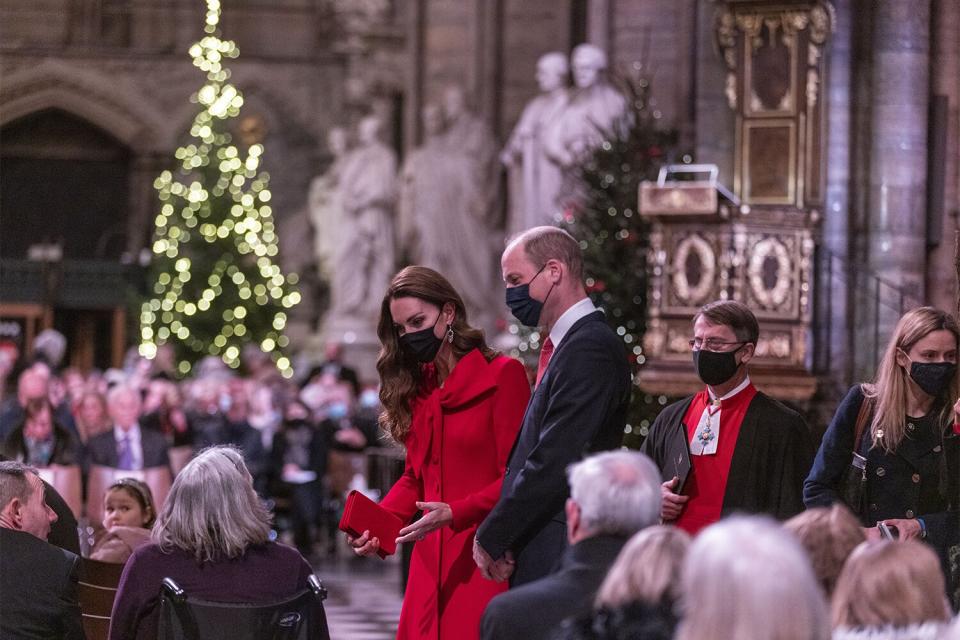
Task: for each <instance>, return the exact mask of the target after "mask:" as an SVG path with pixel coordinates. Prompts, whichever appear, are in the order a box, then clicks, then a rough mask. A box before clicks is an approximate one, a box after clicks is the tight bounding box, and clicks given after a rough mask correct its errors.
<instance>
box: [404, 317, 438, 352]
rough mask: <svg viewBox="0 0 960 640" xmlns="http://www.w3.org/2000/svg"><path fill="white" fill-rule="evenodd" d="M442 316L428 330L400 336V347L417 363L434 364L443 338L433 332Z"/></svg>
mask: <svg viewBox="0 0 960 640" xmlns="http://www.w3.org/2000/svg"><path fill="white" fill-rule="evenodd" d="M441 315H442V314H437V319H436V320H434V321H433V324H432V325H430V326H429V327H427V328H426V329H421V330H420V331H412V332H410V333H405V334H403V335H402V336H400V340H399V342H400V347H401V348H403V349H404V350H405V351H406V352H407V353H409V354H410V355H412V356H413V357H414V358H416V359H417V362H421V363H424V364H426V363H427V362H433V360H434V358H436V357H437V353H438V352H439V351H440V346H441V345H442V344H443V338H438V337H437V335H436V334H435V333H434V332H433V330H434V329H435V328H436V326H437V323H438V322H440V316H441Z"/></svg>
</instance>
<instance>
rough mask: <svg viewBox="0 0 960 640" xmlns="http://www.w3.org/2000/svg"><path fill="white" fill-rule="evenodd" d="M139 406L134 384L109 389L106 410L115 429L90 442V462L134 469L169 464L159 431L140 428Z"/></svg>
mask: <svg viewBox="0 0 960 640" xmlns="http://www.w3.org/2000/svg"><path fill="white" fill-rule="evenodd" d="M140 408H141V401H140V392H139V391H137V390H136V389H134V388H133V387H129V386H125V385H117V386H115V387H113V388H112V389H110V391H109V393H108V394H107V411H108V413H109V414H110V419H111V420H113V429H111V430H110V431H107V432H105V433H101V434H100V435H98V436H96V437H94V438H91V439H90V441H89V442H88V443H87V452H88V456H89V460H90V463H91V464H96V465H100V466H103V467H112V468H114V469H125V470H131V471H132V470H140V469H150V468H153V467H166V466H169V464H170V459H169V458H168V457H167V441H166V439H165V438H164V437H163V435H162V434H161V433H159V432H157V431H154V430H151V429H141V428H140V423H139V419H140Z"/></svg>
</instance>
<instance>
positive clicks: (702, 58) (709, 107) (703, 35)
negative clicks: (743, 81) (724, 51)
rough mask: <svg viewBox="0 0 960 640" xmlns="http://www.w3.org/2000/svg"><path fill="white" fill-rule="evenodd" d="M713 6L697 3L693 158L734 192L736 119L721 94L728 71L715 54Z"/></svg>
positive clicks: (710, 3) (702, 0) (712, 4)
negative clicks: (712, 167)
mask: <svg viewBox="0 0 960 640" xmlns="http://www.w3.org/2000/svg"><path fill="white" fill-rule="evenodd" d="M717 6H719V5H718V4H716V3H713V2H706V1H705V0H701V1H700V2H699V3H698V4H697V33H696V36H695V37H696V50H697V53H696V55H697V67H696V78H695V81H696V92H697V97H696V117H697V125H696V143H697V144H696V155H695V156H694V157H695V158H696V159H697V162H700V163H712V164H716V165H717V166H718V167H719V168H720V182H722V183H723V184H724V185H725V186H726V187H727V188H728V189H733V144H734V132H735V130H736V119H735V117H734V113H733V110H732V109H731V108H730V106H729V105H728V104H727V98H726V95H725V94H724V88H725V82H726V78H727V68H726V66H725V65H724V63H723V60H721V59H720V56H719V55H718V54H717V46H716V44H715V42H716V33H715V27H716V18H715V12H716V10H717Z"/></svg>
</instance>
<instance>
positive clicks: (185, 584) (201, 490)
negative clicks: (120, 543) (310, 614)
mask: <svg viewBox="0 0 960 640" xmlns="http://www.w3.org/2000/svg"><path fill="white" fill-rule="evenodd" d="M311 572H312V570H311V568H310V565H309V564H307V562H306V560H304V559H303V557H302V556H301V555H300V554H299V553H297V552H296V551H295V550H294V549H291V548H289V547H286V546H284V545H281V544H277V543H275V542H271V541H270V514H269V513H268V512H267V510H266V509H265V508H264V506H263V504H262V503H261V502H260V500H259V499H258V498H257V494H256V493H255V492H254V490H253V482H252V479H251V477H250V473H249V472H248V471H247V468H246V466H245V465H244V463H243V457H242V456H241V455H240V453H239V452H238V451H237V450H236V449H234V448H232V447H212V448H210V449H207V450H205V451H202V452H201V453H200V454H199V455H197V457H196V458H194V459H193V460H191V461H190V462H189V463H188V464H187V466H186V467H184V468H183V470H182V471H181V472H180V473H179V474H178V475H177V478H176V480H174V483H173V487H172V488H171V489H170V494H169V496H168V497H167V501H166V503H164V506H163V509H162V510H161V512H160V515H159V516H158V518H157V522H156V524H155V525H154V529H153V542H152V543H151V544H148V545H145V546H143V547H140V548H139V549H137V550H136V551H134V553H133V555H132V556H131V557H130V559H129V560H128V561H127V564H126V567H125V568H124V570H123V575H122V577H121V578H120V586H119V590H118V592H117V599H116V601H115V602H114V605H113V615H112V620H111V625H110V638H111V639H112V640H121V639H123V640H129V639H132V638H138V639H139V638H155V637H156V633H157V613H158V605H159V596H160V583H161V581H162V580H163V579H164V578H165V577H170V578H173V579H174V580H175V581H176V582H177V584H179V585H180V586H181V587H182V588H183V589H184V590H185V591H186V592H187V594H188V595H189V596H193V597H196V598H201V599H204V600H211V601H216V602H232V603H243V602H246V603H263V602H273V601H276V600H280V599H282V598H287V597H290V596H292V595H294V594H295V593H297V592H298V591H300V590H302V589H305V588H307V586H308V583H307V579H308V577H309V576H310V574H311Z"/></svg>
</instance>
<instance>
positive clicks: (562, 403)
mask: <svg viewBox="0 0 960 640" xmlns="http://www.w3.org/2000/svg"><path fill="white" fill-rule="evenodd" d="M629 400H630V365H629V363H628V362H627V355H626V350H625V349H624V346H623V341H622V340H621V339H620V338H618V337H617V336H616V334H614V332H613V330H612V329H610V327H609V326H608V325H607V323H606V321H605V320H604V317H603V313H602V312H600V311H596V312H593V313H591V314H589V315H587V316H585V317H583V318H581V319H580V320H578V321H577V322H575V323H574V324H573V326H572V327H570V330H569V331H568V332H567V334H566V335H565V336H564V338H563V340H562V341H561V342H560V345H559V346H558V347H557V348H556V350H555V351H554V353H553V356H552V357H551V360H550V365H549V367H547V370H546V372H545V373H544V375H543V378H542V379H541V381H540V385H539V386H538V387H537V388H536V389H535V390H534V392H533V395H532V396H531V397H530V403H529V404H528V405H527V411H526V413H525V414H524V416H523V424H522V426H521V428H520V434H519V435H518V436H517V440H516V443H515V444H514V445H513V451H512V453H511V454H510V460H509V462H508V463H507V470H506V475H505V477H504V480H503V486H502V488H501V493H500V501H499V502H498V503H497V505H496V506H495V507H494V508H493V511H491V512H490V514H489V515H488V516H487V518H486V519H485V520H484V521H483V523H482V524H481V525H480V528H479V529H478V530H477V538H476V539H477V542H478V543H479V544H480V546H481V547H483V549H484V550H485V551H486V552H487V553H489V554H490V556H491V557H493V558H494V559H497V558H500V557H501V556H502V555H503V554H504V553H505V552H506V551H512V552H513V554H514V556H515V558H516V561H517V565H516V571H515V573H514V575H513V578H512V584H513V585H519V584H523V583H525V582H530V581H532V580H536V579H538V578H541V577H543V576H545V575H547V574H548V573H550V571H551V570H552V569H553V568H554V566H555V565H556V563H557V559H558V558H559V557H560V555H561V554H562V553H563V550H564V549H565V548H566V545H567V541H566V540H567V539H566V535H567V534H566V517H565V516H564V513H563V505H564V502H565V501H566V499H567V497H568V496H569V495H570V489H569V487H568V486H567V477H566V469H567V466H569V465H570V464H571V463H573V462H576V461H578V460H580V459H581V458H582V457H583V456H584V455H586V454H588V453H591V452H595V451H603V450H607V449H614V448H616V447H618V446H619V445H620V443H621V441H622V440H623V426H624V424H625V422H626V413H627V404H628V403H629Z"/></svg>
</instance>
